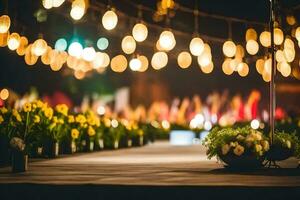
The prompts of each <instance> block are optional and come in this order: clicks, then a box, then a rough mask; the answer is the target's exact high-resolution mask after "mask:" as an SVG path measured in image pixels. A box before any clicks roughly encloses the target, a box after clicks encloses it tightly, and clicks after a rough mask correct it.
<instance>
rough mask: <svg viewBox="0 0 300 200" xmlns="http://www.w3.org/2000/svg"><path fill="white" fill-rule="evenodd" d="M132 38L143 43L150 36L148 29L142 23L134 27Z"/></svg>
mask: <svg viewBox="0 0 300 200" xmlns="http://www.w3.org/2000/svg"><path fill="white" fill-rule="evenodd" d="M132 36H133V38H134V39H135V40H136V41H137V42H143V41H144V40H145V39H146V38H147V36H148V28H147V26H146V25H144V24H142V23H138V24H136V25H134V27H133V29H132Z"/></svg>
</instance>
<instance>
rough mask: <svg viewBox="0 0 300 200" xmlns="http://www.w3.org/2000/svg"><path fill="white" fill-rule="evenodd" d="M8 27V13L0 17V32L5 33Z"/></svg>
mask: <svg viewBox="0 0 300 200" xmlns="http://www.w3.org/2000/svg"><path fill="white" fill-rule="evenodd" d="M9 27H10V18H9V16H8V15H2V16H1V17H0V33H6V32H7V31H8V30H9Z"/></svg>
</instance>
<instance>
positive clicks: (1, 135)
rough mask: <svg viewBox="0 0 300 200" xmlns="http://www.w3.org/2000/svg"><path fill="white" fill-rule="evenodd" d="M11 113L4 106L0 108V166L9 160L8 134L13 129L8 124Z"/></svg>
mask: <svg viewBox="0 0 300 200" xmlns="http://www.w3.org/2000/svg"><path fill="white" fill-rule="evenodd" d="M11 117H12V113H11V111H10V110H8V109H7V108H5V107H2V108H0V166H4V165H6V164H8V163H9V161H10V156H9V155H10V152H9V135H11V132H12V131H14V128H13V127H12V126H10V119H11Z"/></svg>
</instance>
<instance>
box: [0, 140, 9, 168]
mask: <svg viewBox="0 0 300 200" xmlns="http://www.w3.org/2000/svg"><path fill="white" fill-rule="evenodd" d="M9 161H10V151H9V139H8V137H6V136H2V135H1V136H0V166H5V165H8V164H9Z"/></svg>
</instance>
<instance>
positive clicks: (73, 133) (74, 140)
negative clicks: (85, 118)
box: [70, 128, 79, 153]
mask: <svg viewBox="0 0 300 200" xmlns="http://www.w3.org/2000/svg"><path fill="white" fill-rule="evenodd" d="M78 138H79V131H78V129H76V128H72V129H71V140H72V141H71V145H70V148H71V153H75V152H76V151H77V145H76V143H77V140H78Z"/></svg>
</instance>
